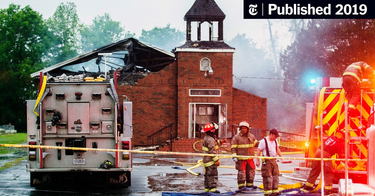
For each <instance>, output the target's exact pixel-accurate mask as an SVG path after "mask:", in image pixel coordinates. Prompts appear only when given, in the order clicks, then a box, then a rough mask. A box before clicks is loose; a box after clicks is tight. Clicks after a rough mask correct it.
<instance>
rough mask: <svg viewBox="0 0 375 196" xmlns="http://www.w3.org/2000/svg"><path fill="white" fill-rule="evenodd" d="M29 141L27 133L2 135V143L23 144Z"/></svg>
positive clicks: (0, 139)
mask: <svg viewBox="0 0 375 196" xmlns="http://www.w3.org/2000/svg"><path fill="white" fill-rule="evenodd" d="M26 142H27V134H26V133H15V134H5V135H0V144H22V143H26Z"/></svg>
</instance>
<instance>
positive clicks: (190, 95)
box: [189, 88, 221, 97]
mask: <svg viewBox="0 0 375 196" xmlns="http://www.w3.org/2000/svg"><path fill="white" fill-rule="evenodd" d="M191 90H219V92H220V94H219V95H192V94H191ZM189 97H221V89H194V88H191V89H189Z"/></svg>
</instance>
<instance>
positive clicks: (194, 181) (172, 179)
mask: <svg viewBox="0 0 375 196" xmlns="http://www.w3.org/2000/svg"><path fill="white" fill-rule="evenodd" d="M217 186H218V187H220V186H223V185H222V184H221V183H220V182H218V185H217ZM148 188H150V189H152V191H191V190H197V191H200V190H202V191H203V190H204V176H203V175H199V176H194V175H191V174H189V173H159V175H152V176H148ZM202 191H200V192H202Z"/></svg>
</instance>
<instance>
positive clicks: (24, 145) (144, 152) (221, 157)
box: [0, 144, 367, 161]
mask: <svg viewBox="0 0 375 196" xmlns="http://www.w3.org/2000/svg"><path fill="white" fill-rule="evenodd" d="M0 146H3V147H14V148H41V149H60V150H62V149H66V150H81V151H103V152H131V153H139V154H163V155H190V156H202V157H203V156H212V157H215V156H217V154H204V153H191V152H165V151H143V150H121V149H103V148H79V147H67V146H44V145H27V144H0ZM233 157H241V158H261V159H281V157H263V156H243V155H241V156H239V155H219V158H220V159H224V158H233ZM282 159H288V160H317V161H320V160H322V159H321V158H298V157H282ZM330 160H333V161H345V159H339V158H323V161H330ZM348 160H350V161H367V159H348Z"/></svg>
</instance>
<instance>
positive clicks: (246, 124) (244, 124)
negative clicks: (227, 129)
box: [238, 121, 251, 129]
mask: <svg viewBox="0 0 375 196" xmlns="http://www.w3.org/2000/svg"><path fill="white" fill-rule="evenodd" d="M238 126H239V127H240V128H241V127H247V129H251V127H250V125H249V123H248V122H246V121H242V122H240V124H239V125H238Z"/></svg>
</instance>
